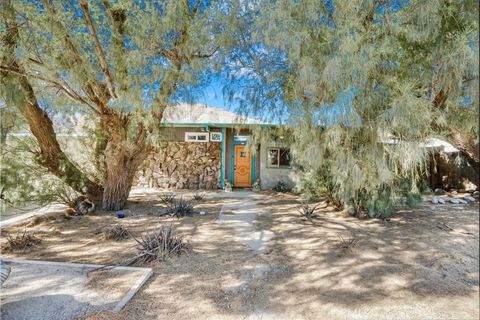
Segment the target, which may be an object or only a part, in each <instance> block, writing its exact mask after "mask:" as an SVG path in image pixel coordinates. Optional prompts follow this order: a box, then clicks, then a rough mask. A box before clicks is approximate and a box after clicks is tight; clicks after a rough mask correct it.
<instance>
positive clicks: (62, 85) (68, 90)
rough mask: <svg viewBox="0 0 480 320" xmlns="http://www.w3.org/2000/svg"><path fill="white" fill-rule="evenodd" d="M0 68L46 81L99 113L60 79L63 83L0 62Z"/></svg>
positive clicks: (97, 112)
mask: <svg viewBox="0 0 480 320" xmlns="http://www.w3.org/2000/svg"><path fill="white" fill-rule="evenodd" d="M0 70H1V71H4V72H8V73H12V74H15V75H17V76H22V77H27V78H34V79H37V80H41V81H44V82H47V83H49V84H51V85H52V86H53V87H55V88H57V89H59V90H61V91H62V92H63V93H65V94H66V95H67V96H68V97H69V98H70V99H72V100H73V101H75V102H79V103H81V104H84V105H85V106H87V107H88V108H90V109H91V110H92V111H93V112H95V113H96V114H100V112H99V111H98V110H97V109H96V108H95V107H94V106H92V105H91V104H90V103H88V101H86V100H85V99H84V98H83V97H82V96H81V95H79V94H78V93H77V92H75V91H74V90H73V89H72V88H71V87H70V86H69V85H68V83H66V82H64V81H62V82H63V83H60V82H59V81H58V80H54V79H49V78H47V77H45V76H42V75H40V74H27V73H25V72H21V71H19V70H18V69H17V70H14V69H13V68H11V67H8V66H5V65H1V64H0Z"/></svg>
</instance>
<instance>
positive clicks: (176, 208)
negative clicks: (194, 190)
mask: <svg viewBox="0 0 480 320" xmlns="http://www.w3.org/2000/svg"><path fill="white" fill-rule="evenodd" d="M168 214H170V215H172V216H175V217H177V218H181V217H186V216H193V214H194V210H193V205H192V202H191V201H189V200H185V199H183V198H181V199H179V200H176V201H174V202H173V203H172V204H169V205H168Z"/></svg>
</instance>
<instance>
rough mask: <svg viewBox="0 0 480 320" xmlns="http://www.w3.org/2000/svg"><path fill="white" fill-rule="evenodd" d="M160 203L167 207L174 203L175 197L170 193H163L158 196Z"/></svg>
mask: <svg viewBox="0 0 480 320" xmlns="http://www.w3.org/2000/svg"><path fill="white" fill-rule="evenodd" d="M160 202H162V203H163V204H166V205H169V204H172V203H174V202H175V195H174V194H173V193H171V192H164V193H162V194H161V195H160Z"/></svg>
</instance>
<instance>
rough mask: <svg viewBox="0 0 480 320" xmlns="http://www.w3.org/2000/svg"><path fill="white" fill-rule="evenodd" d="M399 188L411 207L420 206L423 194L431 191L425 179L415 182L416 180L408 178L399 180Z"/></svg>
mask: <svg viewBox="0 0 480 320" xmlns="http://www.w3.org/2000/svg"><path fill="white" fill-rule="evenodd" d="M399 189H400V192H401V194H402V197H403V198H404V199H405V203H406V204H407V205H408V206H409V207H411V208H416V207H418V205H419V204H420V203H421V202H422V200H423V197H422V194H424V193H425V192H428V191H431V190H430V188H429V187H428V184H427V182H426V181H425V180H420V181H419V182H417V183H415V181H412V180H411V179H407V178H404V179H401V180H400V181H399Z"/></svg>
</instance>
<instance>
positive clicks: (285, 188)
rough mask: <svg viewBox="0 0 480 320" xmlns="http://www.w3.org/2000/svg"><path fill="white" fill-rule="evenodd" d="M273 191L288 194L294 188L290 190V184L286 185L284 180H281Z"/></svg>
mask: <svg viewBox="0 0 480 320" xmlns="http://www.w3.org/2000/svg"><path fill="white" fill-rule="evenodd" d="M273 190H275V191H277V192H288V191H290V190H292V188H290V186H289V185H288V183H286V182H285V181H283V180H280V181H278V182H277V183H276V184H275V186H274V187H273Z"/></svg>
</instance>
